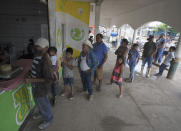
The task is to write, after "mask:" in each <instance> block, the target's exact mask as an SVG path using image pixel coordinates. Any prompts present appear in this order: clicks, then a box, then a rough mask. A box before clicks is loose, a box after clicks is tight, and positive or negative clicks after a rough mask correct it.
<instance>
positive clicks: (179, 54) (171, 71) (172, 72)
mask: <svg viewBox="0 0 181 131" xmlns="http://www.w3.org/2000/svg"><path fill="white" fill-rule="evenodd" d="M175 57H176V61H174V62H172V63H171V65H170V68H169V71H168V74H167V78H168V79H173V78H174V75H175V73H176V70H177V68H178V65H179V61H180V60H181V38H180V37H179V40H178V45H177V49H176V53H175Z"/></svg>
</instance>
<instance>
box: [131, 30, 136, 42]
mask: <svg viewBox="0 0 181 131" xmlns="http://www.w3.org/2000/svg"><path fill="white" fill-rule="evenodd" d="M135 39H136V30H134V33H133V40H132V43H134V42H135Z"/></svg>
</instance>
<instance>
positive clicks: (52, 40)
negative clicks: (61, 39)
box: [48, 0, 56, 46]
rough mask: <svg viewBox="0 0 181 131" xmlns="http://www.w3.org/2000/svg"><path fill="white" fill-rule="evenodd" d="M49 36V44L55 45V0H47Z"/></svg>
mask: <svg viewBox="0 0 181 131" xmlns="http://www.w3.org/2000/svg"><path fill="white" fill-rule="evenodd" d="M48 18H49V37H50V45H51V46H56V12H55V0H48Z"/></svg>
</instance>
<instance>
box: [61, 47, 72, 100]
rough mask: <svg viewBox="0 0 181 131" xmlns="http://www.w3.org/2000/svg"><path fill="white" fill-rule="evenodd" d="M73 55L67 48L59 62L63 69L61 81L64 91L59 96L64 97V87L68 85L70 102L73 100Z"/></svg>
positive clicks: (70, 49)
mask: <svg viewBox="0 0 181 131" xmlns="http://www.w3.org/2000/svg"><path fill="white" fill-rule="evenodd" d="M72 55H73V49H72V48H67V49H66V56H65V58H63V59H62V60H61V62H62V67H63V81H64V89H63V93H62V95H61V96H65V90H66V87H67V86H68V85H69V86H70V88H71V93H70V95H69V96H68V97H69V99H70V100H73V97H74V91H73V87H74V74H73V68H74V66H75V60H74V58H73V57H72Z"/></svg>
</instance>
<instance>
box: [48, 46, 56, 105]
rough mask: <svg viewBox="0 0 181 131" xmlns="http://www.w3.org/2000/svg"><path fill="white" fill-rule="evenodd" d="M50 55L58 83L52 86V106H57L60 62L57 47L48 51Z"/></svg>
mask: <svg viewBox="0 0 181 131" xmlns="http://www.w3.org/2000/svg"><path fill="white" fill-rule="evenodd" d="M48 54H49V56H50V59H51V62H52V69H53V71H54V74H55V76H56V81H55V82H53V83H52V86H51V93H52V99H51V104H52V106H55V104H56V97H57V95H58V63H57V62H58V61H57V48H56V47H50V48H49V49H48Z"/></svg>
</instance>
